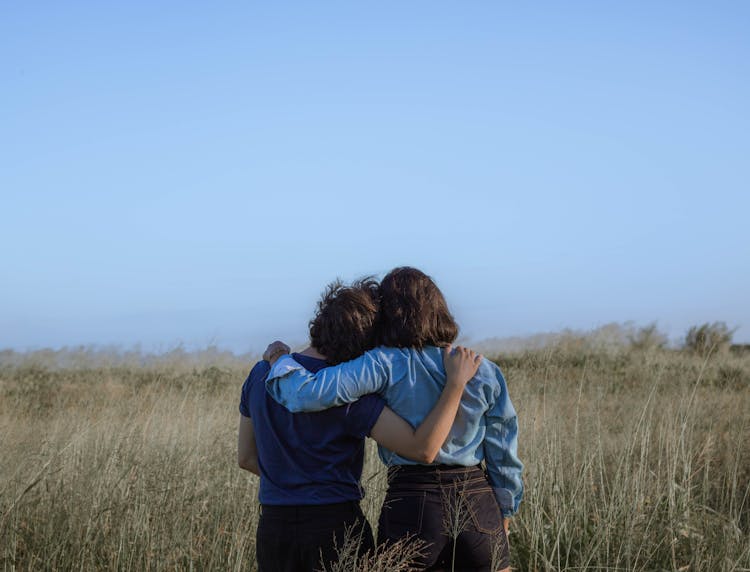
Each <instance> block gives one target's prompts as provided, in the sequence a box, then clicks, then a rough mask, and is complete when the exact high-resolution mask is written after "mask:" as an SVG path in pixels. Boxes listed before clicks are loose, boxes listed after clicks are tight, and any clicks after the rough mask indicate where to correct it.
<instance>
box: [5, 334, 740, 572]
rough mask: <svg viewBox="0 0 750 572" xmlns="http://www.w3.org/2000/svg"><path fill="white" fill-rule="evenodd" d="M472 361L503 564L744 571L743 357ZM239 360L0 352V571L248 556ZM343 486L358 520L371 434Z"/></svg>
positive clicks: (187, 564)
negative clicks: (492, 472) (349, 487)
mask: <svg viewBox="0 0 750 572" xmlns="http://www.w3.org/2000/svg"><path fill="white" fill-rule="evenodd" d="M492 359H494V360H495V361H496V362H497V363H498V364H500V366H501V368H502V369H503V371H504V373H505V375H506V378H507V381H508V385H509V389H510V392H511V397H512V399H513V402H514V404H515V406H516V409H517V410H518V414H519V421H520V437H519V453H520V456H521V458H522V460H523V461H524V462H525V464H526V470H525V484H526V496H525V500H524V502H523V503H522V506H521V511H520V513H519V514H518V516H517V517H516V518H514V519H513V520H512V523H511V535H510V542H511V551H512V563H513V567H514V569H517V570H523V571H525V570H533V571H543V570H544V571H547V570H631V571H637V570H675V571H685V570H696V571H697V570H701V571H703V570H712V571H713V570H721V571H730V570H731V571H741V570H750V446H749V445H748V443H749V442H750V354H747V353H740V352H737V353H732V352H729V351H724V352H714V353H712V354H710V355H697V354H694V353H689V352H685V351H677V350H673V349H661V348H658V347H650V348H649V347H647V348H637V347H632V346H627V345H616V346H608V347H599V346H596V345H592V344H590V343H588V342H587V341H586V339H584V338H580V339H576V338H571V339H566V340H565V339H564V340H562V341H560V340H558V342H556V343H554V344H551V345H549V346H547V347H543V348H539V349H535V350H525V351H515V352H512V353H506V354H502V355H497V356H492ZM252 361H253V359H252V357H251V356H244V357H243V358H238V357H236V356H233V355H231V354H227V353H222V352H218V351H216V350H210V351H207V352H202V353H195V354H191V353H186V352H183V351H175V352H171V353H169V354H165V355H163V356H158V357H150V358H148V359H146V358H144V357H143V356H141V355H140V354H138V353H133V354H119V353H112V354H108V353H106V352H104V353H101V352H99V353H97V352H91V351H86V350H81V351H66V352H35V353H31V354H16V353H13V352H8V351H6V352H2V353H0V460H1V461H0V563H2V566H1V567H2V569H3V570H5V571H10V570H13V571H16V570H18V571H26V570H139V571H140V570H253V569H254V556H255V527H256V523H257V519H258V514H259V507H258V503H257V485H258V481H257V478H256V477H255V476H252V475H250V474H249V473H246V472H244V471H242V470H240V469H239V468H238V467H237V464H236V435H237V422H238V410H237V406H238V399H239V392H240V388H241V385H242V382H243V381H244V379H245V377H246V375H247V373H248V371H249V369H250V367H251V366H252ZM363 484H364V487H365V490H366V492H367V496H366V498H365V500H364V501H363V508H364V510H365V512H366V514H367V515H368V518H369V519H370V521H371V523H372V524H373V526H375V525H376V524H377V515H378V512H379V510H380V503H381V502H382V498H383V494H384V488H385V470H384V468H383V467H382V465H381V464H380V462H379V460H378V459H377V456H376V454H375V450H374V447H373V443H371V442H368V455H367V461H366V467H365V474H364V477H363ZM407 552H408V550H406V548H405V549H404V551H403V554H402V556H403V555H405V554H406V553H407ZM389 557H391V558H393V555H390V556H389ZM402 560H403V559H402ZM399 566H400V567H401V568H402V569H406V565H405V563H404V562H403V561H402V562H400V563H398V562H395V561H393V560H392V561H391V563H390V564H384V560H382V559H381V561H380V563H370V564H369V565H366V564H362V566H361V568H362V569H369V570H377V569H396V568H397V567H399ZM352 567H353V566H352V565H351V564H347V565H342V566H341V567H340V569H342V570H344V569H352Z"/></svg>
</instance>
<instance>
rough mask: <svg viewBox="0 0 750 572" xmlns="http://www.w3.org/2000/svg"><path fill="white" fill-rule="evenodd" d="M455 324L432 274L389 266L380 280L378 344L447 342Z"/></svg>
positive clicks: (409, 345) (417, 345)
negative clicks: (391, 268) (388, 270)
mask: <svg viewBox="0 0 750 572" xmlns="http://www.w3.org/2000/svg"><path fill="white" fill-rule="evenodd" d="M457 337H458V324H456V321H455V320H454V319H453V316H452V315H451V313H450V311H448V304H447V303H446V301H445V297H444V296H443V293H442V292H441V291H440V289H439V288H438V287H437V285H436V284H435V282H433V281H432V278H430V277H429V276H427V274H425V273H424V272H422V271H420V270H417V269H416V268H410V267H408V266H402V267H400V268H394V269H393V270H391V271H390V272H389V273H388V274H387V275H386V276H385V278H383V280H382V281H381V282H380V319H379V321H378V344H379V345H383V346H390V347H396V348H423V347H424V346H446V345H448V344H450V343H453V342H454V341H455V339H456V338H457Z"/></svg>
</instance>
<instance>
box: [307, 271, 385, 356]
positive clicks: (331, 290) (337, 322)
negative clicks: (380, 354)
mask: <svg viewBox="0 0 750 572" xmlns="http://www.w3.org/2000/svg"><path fill="white" fill-rule="evenodd" d="M378 310H379V300H378V283H377V282H376V281H375V280H373V279H371V278H365V279H362V280H359V281H357V282H354V283H353V284H352V285H351V286H345V285H344V284H342V283H341V282H340V281H338V280H337V281H336V282H333V283H331V284H329V285H328V287H327V288H326V290H325V292H323V296H322V297H321V299H320V301H319V302H318V308H317V311H316V312H315V317H314V318H313V319H312V320H310V343H311V344H312V346H313V347H314V348H315V349H317V350H318V351H319V352H320V353H321V354H323V355H324V356H326V359H327V361H328V362H329V363H333V364H336V363H340V362H343V361H348V360H351V359H354V358H356V357H359V356H360V355H362V354H363V353H365V352H366V351H367V350H370V349H372V348H374V347H375V342H376V332H375V326H376V323H377V319H378Z"/></svg>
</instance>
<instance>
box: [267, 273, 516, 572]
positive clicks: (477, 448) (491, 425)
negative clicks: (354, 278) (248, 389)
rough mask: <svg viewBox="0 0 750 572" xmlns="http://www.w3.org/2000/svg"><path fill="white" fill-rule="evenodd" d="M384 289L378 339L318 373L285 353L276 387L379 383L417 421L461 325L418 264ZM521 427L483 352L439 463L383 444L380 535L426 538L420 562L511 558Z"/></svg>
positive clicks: (299, 395)
mask: <svg viewBox="0 0 750 572" xmlns="http://www.w3.org/2000/svg"><path fill="white" fill-rule="evenodd" d="M380 297H381V308H380V323H379V326H378V330H379V342H380V344H381V345H380V346H379V347H377V348H375V349H373V350H370V351H368V352H366V353H365V354H364V355H363V356H362V357H360V358H358V359H356V360H352V361H349V362H346V363H343V364H340V365H338V366H335V367H330V368H327V369H325V370H321V371H320V372H318V373H312V372H308V371H306V370H305V369H304V368H303V367H302V366H301V365H300V364H298V363H296V362H294V361H293V360H290V359H289V358H288V357H287V356H282V357H280V358H279V359H278V360H277V361H275V363H274V364H273V365H272V367H271V371H270V372H269V375H268V378H267V381H266V388H267V391H268V392H269V393H270V394H271V396H272V397H273V398H274V399H276V400H277V401H278V402H279V403H281V404H282V405H283V406H284V407H286V408H287V409H289V410H290V411H319V410H323V409H326V408H329V407H334V406H338V405H342V404H345V403H351V402H353V401H355V400H356V399H358V398H359V397H361V396H363V395H366V394H370V393H378V394H380V395H382V396H383V397H384V398H385V400H386V403H387V404H388V406H389V407H390V408H391V409H393V410H394V411H395V412H396V413H397V414H398V415H400V416H401V417H403V418H404V419H406V420H407V421H408V422H409V423H411V424H412V425H414V426H416V425H418V424H419V423H420V422H421V421H422V420H423V419H424V418H425V416H426V415H427V413H428V412H429V410H430V408H431V407H432V405H433V404H435V403H436V401H437V399H438V398H439V395H440V392H441V390H442V388H443V385H444V384H445V370H444V368H443V366H442V363H441V361H442V360H441V350H440V347H443V346H446V345H447V344H450V343H451V342H453V341H454V340H455V338H456V337H457V335H458V327H457V325H456V324H455V321H454V320H453V317H452V316H451V314H450V312H449V311H448V307H447V304H446V302H445V299H444V297H443V295H442V293H441V292H440V290H439V289H438V288H437V286H436V285H435V283H434V282H433V281H432V280H431V279H430V278H429V276H426V275H425V274H423V273H422V272H420V271H419V270H416V269H414V268H397V269H395V270H393V271H392V272H390V273H389V274H388V275H387V276H386V277H385V278H384V279H383V281H382V282H381V285H380ZM517 436H518V423H517V416H516V412H515V409H514V407H513V404H512V403H511V401H510V397H509V395H508V388H507V385H506V383H505V379H504V377H503V375H502V372H501V371H500V369H499V368H498V367H497V365H495V364H493V363H491V362H489V361H488V360H483V361H482V364H481V365H480V367H479V370H478V372H477V374H476V375H475V376H474V378H473V379H472V380H471V381H470V382H469V384H468V385H467V386H466V389H465V391H464V395H463V397H462V399H461V404H460V406H459V412H458V415H457V416H456V420H455V421H454V424H453V427H452V428H451V430H450V433H449V434H448V438H447V439H446V441H445V442H444V444H443V446H442V447H441V449H440V452H439V453H438V455H437V458H436V459H435V461H434V463H432V464H423V463H418V462H414V461H410V460H409V459H406V458H404V457H402V456H400V455H398V454H396V453H395V452H393V451H391V450H389V449H387V448H385V447H382V446H381V447H379V453H380V458H381V460H382V461H383V462H384V463H385V464H386V465H388V466H389V467H390V469H389V479H388V480H389V491H388V495H387V497H386V501H385V503H384V505H383V510H382V512H381V517H380V526H379V532H378V542H379V543H380V544H382V543H387V542H391V541H395V540H398V539H399V538H402V537H403V536H405V535H407V534H413V535H415V536H416V537H417V538H421V539H422V540H424V541H425V542H427V543H429V547H428V549H427V554H426V555H425V558H424V559H423V561H422V562H420V563H419V564H420V565H421V566H422V567H423V568H424V569H428V570H442V569H445V568H450V567H451V565H452V564H453V563H454V562H455V566H456V568H455V569H466V570H498V569H501V568H506V567H507V566H509V553H508V544H507V536H506V535H507V526H508V518H509V517H510V516H512V515H513V514H515V513H516V511H517V510H518V507H519V504H520V502H521V499H522V496H523V482H522V480H521V473H522V469H523V465H522V463H521V461H520V460H519V458H518V453H517ZM482 463H484V468H483V469H481V468H479V467H480V465H481V464H482ZM488 498H489V499H490V501H488ZM462 510H463V512H464V513H466V514H468V515H469V516H470V518H469V519H465V522H463V523H462V524H461V526H460V527H459V528H460V530H458V529H457V527H455V526H454V527H452V528H451V526H450V523H451V518H452V515H451V514H450V513H460V512H462ZM453 516H454V517H455V516H459V515H455V514H454V515H453ZM454 520H455V519H454ZM446 524H447V526H446ZM454 524H455V523H454ZM454 540H455V542H454ZM454 548H455V549H454Z"/></svg>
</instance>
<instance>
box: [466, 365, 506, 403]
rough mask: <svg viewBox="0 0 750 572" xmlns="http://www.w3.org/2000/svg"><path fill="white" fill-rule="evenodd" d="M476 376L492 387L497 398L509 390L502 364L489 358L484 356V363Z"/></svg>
mask: <svg viewBox="0 0 750 572" xmlns="http://www.w3.org/2000/svg"><path fill="white" fill-rule="evenodd" d="M474 377H475V378H476V379H478V380H480V381H481V382H482V383H483V384H485V385H486V386H487V387H488V388H490V389H491V390H492V393H493V395H494V397H495V398H497V397H498V396H499V395H500V394H501V393H503V392H505V391H507V389H506V385H505V376H504V375H503V372H502V370H501V369H500V366H499V365H497V364H496V363H495V362H493V361H491V360H489V359H487V358H482V363H481V364H480V365H479V370H478V371H477V374H476V375H475V376H474Z"/></svg>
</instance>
